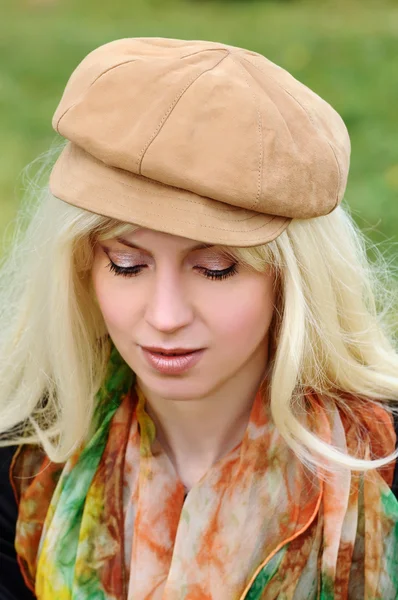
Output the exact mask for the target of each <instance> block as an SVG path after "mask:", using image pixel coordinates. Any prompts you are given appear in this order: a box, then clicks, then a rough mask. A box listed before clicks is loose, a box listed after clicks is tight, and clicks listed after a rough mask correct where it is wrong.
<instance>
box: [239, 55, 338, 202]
mask: <svg viewBox="0 0 398 600" xmlns="http://www.w3.org/2000/svg"><path fill="white" fill-rule="evenodd" d="M242 58H243V60H245V61H246V62H248V63H250V64H251V65H252V66H253V67H254V68H255V69H257V70H258V71H260V73H262V74H263V75H266V76H267V77H269V79H271V80H272V81H273V82H274V83H275V84H276V85H277V86H278V87H279V88H281V89H282V90H284V92H286V94H288V95H289V96H290V97H291V98H292V99H293V100H294V101H295V102H296V103H297V104H298V105H299V106H300V108H301V109H302V110H303V111H304V112H305V114H306V115H307V117H308V119H309V120H310V122H311V123H312V125H313V126H314V128H315V129H316V131H317V132H318V133H320V129H319V127H318V126H317V125H316V123H315V122H314V120H313V119H312V116H311V114H310V113H309V112H308V111H307V109H306V108H305V106H304V105H303V104H302V103H301V102H300V100H298V99H297V98H296V97H295V96H293V94H292V93H291V92H289V90H287V89H286V88H285V87H284V86H283V85H282V84H281V83H279V81H277V80H276V79H275V78H274V77H272V75H269V74H266V73H264V71H263V70H262V69H261V68H260V67H259V66H258V65H256V64H255V63H254V62H252V61H251V60H249V59H248V58H247V57H246V56H242ZM302 85H304V84H302ZM322 136H323V138H324V139H325V141H326V143H327V145H328V146H329V148H330V149H331V151H332V154H333V157H334V160H335V162H336V165H337V179H338V181H337V189H336V191H335V197H336V203H335V205H334V207H333V208H332V210H334V208H336V206H337V204H338V194H339V190H340V186H341V170H340V164H339V161H338V159H337V155H336V152H335V150H334V148H333V146H332V144H331V143H330V142H329V140H328V139H327V138H326V136H325V135H324V134H322ZM330 212H331V211H330Z"/></svg>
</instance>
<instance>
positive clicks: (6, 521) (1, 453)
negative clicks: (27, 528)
mask: <svg viewBox="0 0 398 600" xmlns="http://www.w3.org/2000/svg"><path fill="white" fill-rule="evenodd" d="M17 449H18V448H17V447H16V446H8V447H5V448H0V557H1V564H2V567H3V568H2V569H0V600H32V599H34V598H35V596H34V595H33V594H32V592H31V591H30V590H29V589H28V588H27V587H26V585H25V583H24V580H23V577H22V574H21V571H20V568H19V564H18V561H17V555H16V551H15V546H14V542H15V530H16V523H17V518H18V507H17V502H16V499H15V495H14V491H13V489H12V486H11V482H10V466H11V462H12V459H13V456H14V454H15V453H16V451H17Z"/></svg>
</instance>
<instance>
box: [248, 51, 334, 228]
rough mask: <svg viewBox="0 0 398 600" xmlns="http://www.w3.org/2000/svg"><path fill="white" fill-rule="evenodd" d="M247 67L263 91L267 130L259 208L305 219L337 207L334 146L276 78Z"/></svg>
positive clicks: (261, 93) (250, 65) (255, 82)
mask: <svg viewBox="0 0 398 600" xmlns="http://www.w3.org/2000/svg"><path fill="white" fill-rule="evenodd" d="M243 66H244V67H245V69H247V71H248V73H250V76H251V78H252V85H253V86H254V87H255V88H257V90H259V93H258V96H259V98H260V110H261V114H262V122H263V132H264V167H263V193H262V196H261V198H260V200H259V202H258V204H257V207H256V208H257V210H260V211H266V212H269V213H272V214H279V215H284V216H293V217H296V218H302V219H305V218H309V217H314V216H318V215H321V214H325V212H328V211H329V210H330V208H331V207H333V206H334V205H335V203H336V198H337V186H338V180H339V171H338V167H337V163H336V158H335V155H334V153H333V151H332V149H331V147H330V144H329V143H328V141H327V139H326V137H325V136H324V135H322V133H320V132H319V130H318V127H317V126H316V125H315V124H314V122H313V121H312V120H311V118H310V117H309V115H308V114H307V112H306V111H305V110H304V109H303V107H302V106H301V105H300V104H299V103H298V102H296V101H295V99H294V98H292V97H291V95H290V94H289V93H287V92H286V90H285V89H284V88H283V87H281V86H280V85H279V83H278V82H277V81H275V80H274V78H273V77H264V76H263V74H262V72H261V71H260V70H259V69H257V68H256V67H255V66H254V65H252V64H251V62H249V61H246V60H244V61H243ZM270 106H271V107H272V108H271V110H270ZM267 129H270V131H267ZM272 133H274V135H272ZM253 208H255V207H253Z"/></svg>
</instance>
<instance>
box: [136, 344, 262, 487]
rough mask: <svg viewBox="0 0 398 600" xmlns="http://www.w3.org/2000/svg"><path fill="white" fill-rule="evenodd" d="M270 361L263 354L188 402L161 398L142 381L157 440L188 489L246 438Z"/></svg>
mask: <svg viewBox="0 0 398 600" xmlns="http://www.w3.org/2000/svg"><path fill="white" fill-rule="evenodd" d="M265 359H266V357H264V352H260V353H259V355H258V357H256V360H254V361H253V360H252V361H250V363H248V364H246V365H245V366H244V367H243V368H242V370H241V371H240V372H238V373H236V375H235V376H234V377H232V378H230V379H228V381H226V382H224V383H223V384H222V385H221V386H220V387H219V388H218V389H216V390H215V391H213V392H212V393H211V394H209V395H208V396H206V397H201V398H196V399H191V400H189V401H181V400H178V401H176V400H170V399H168V398H167V399H165V398H161V397H160V396H158V395H156V394H152V393H151V391H150V390H149V389H148V388H146V386H145V385H144V383H143V382H142V381H141V380H138V384H139V386H140V388H141V390H142V391H143V393H144V395H145V398H146V401H147V403H146V410H147V412H148V414H149V415H150V417H151V418H152V420H153V421H154V423H155V426H156V443H158V444H160V445H161V446H162V448H163V450H164V451H165V452H166V453H167V454H168V456H169V458H170V460H171V462H172V463H173V465H174V467H175V469H176V471H177V474H178V475H179V478H180V480H181V481H182V483H183V484H184V485H185V487H186V488H187V489H190V488H191V487H192V485H193V484H194V483H195V482H196V481H198V480H199V479H200V478H201V477H202V476H203V475H204V474H205V473H206V471H207V470H208V469H209V468H210V467H211V466H212V465H213V464H214V463H215V462H217V461H218V460H220V459H221V458H222V457H223V456H225V455H226V454H227V453H228V452H229V451H230V450H232V449H233V448H234V447H235V446H237V445H238V444H239V443H240V442H241V441H242V438H243V436H244V433H245V430H246V428H247V425H248V422H249V418H250V412H251V409H252V406H253V402H254V399H255V396H256V393H257V392H258V389H259V386H260V384H261V382H262V380H263V376H264V370H265V367H264V365H265V364H266V360H265Z"/></svg>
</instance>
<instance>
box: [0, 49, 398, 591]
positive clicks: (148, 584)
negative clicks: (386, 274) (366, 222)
mask: <svg viewBox="0 0 398 600" xmlns="http://www.w3.org/2000/svg"><path fill="white" fill-rule="evenodd" d="M53 126H54V128H55V129H56V131H58V132H59V133H60V134H61V135H62V136H63V137H65V138H66V140H67V143H66V145H65V146H64V147H63V150H62V152H61V154H60V156H59V158H58V159H57V161H56V163H55V166H54V167H53V169H52V171H51V175H50V181H49V192H46V191H45V192H44V195H43V197H42V198H41V201H40V202H39V204H38V206H37V209H36V211H35V213H34V214H33V215H32V217H31V220H30V223H29V226H28V228H27V231H26V233H25V234H24V235H23V240H22V242H21V243H20V244H19V245H16V246H15V252H14V254H12V255H11V257H10V259H9V262H8V263H7V265H8V268H9V269H10V273H8V272H7V271H6V272H5V275H7V274H8V275H9V279H8V281H11V282H12V285H8V286H7V288H6V287H4V290H3V299H2V308H3V323H4V327H3V325H2V329H3V330H4V333H3V346H2V362H1V368H2V369H3V372H2V381H3V382H4V383H3V392H2V398H1V401H2V427H3V430H4V431H5V432H6V433H5V434H4V436H3V440H5V441H3V445H6V444H17V445H18V446H19V447H18V450H17V451H16V452H15V455H14V456H13V460H12V464H11V468H10V473H9V475H10V482H11V483H12V486H13V489H14V492H15V497H16V501H17V503H18V521H17V524H16V535H15V548H16V552H17V554H18V561H19V566H20V569H21V572H22V574H23V577H24V581H25V583H26V586H27V587H29V588H30V589H31V590H32V592H34V593H35V595H36V597H37V598H40V599H41V600H50V599H53V598H59V599H60V600H64V599H79V600H80V599H86V598H87V599H88V598H96V599H97V598H104V599H105V598H112V599H117V600H119V599H128V600H132V599H134V600H139V599H143V598H152V599H160V598H162V599H167V600H177V598H184V599H187V600H195V599H198V600H199V599H217V600H232V599H242V600H243V599H245V600H255V599H256V600H257V599H260V598H261V599H265V598H267V599H270V598H278V599H280V600H281V599H282V598H294V599H295V600H299V599H308V598H314V599H315V598H322V599H328V600H329V599H337V598H350V599H354V600H357V599H359V598H378V599H383V600H389V599H391V600H392V599H394V598H396V594H397V590H398V583H397V555H398V554H397V524H398V503H397V500H396V498H395V497H394V495H393V493H392V491H391V485H392V480H393V471H394V464H395V459H396V456H397V452H396V450H395V443H396V436H395V433H394V428H393V420H392V415H393V413H394V411H396V409H397V400H398V378H397V366H398V358H397V354H396V351H395V350H394V348H393V344H392V340H391V339H390V338H389V333H388V329H387V330H384V328H383V325H382V323H381V315H380V313H379V312H378V311H377V310H376V299H377V297H376V296H375V293H376V292H378V291H381V292H382V294H385V293H386V288H385V287H383V288H382V287H380V289H379V288H377V287H376V280H375V279H374V276H373V275H372V270H371V266H370V265H369V264H368V262H367V259H366V252H365V247H364V243H363V238H362V237H361V235H360V233H359V232H358V230H357V229H356V227H355V226H354V224H353V222H352V220H351V218H350V217H349V215H348V213H347V212H346V211H345V210H344V209H343V208H342V206H341V205H340V204H341V201H342V198H343V195H344V191H345V186H346V181H347V175H348V168H349V155H350V142H349V137H348V133H347V130H346V128H345V125H344V123H343V121H342V119H341V118H340V117H339V115H338V114H337V113H336V112H335V111H334V110H333V109H332V108H331V107H330V105H328V104H327V103H326V102H324V101H323V100H322V99H321V98H319V96H317V95H316V94H315V93H313V92H312V91H310V90H309V89H308V88H306V87H305V86H304V85H302V84H301V83H299V82H298V81H297V80H295V79H294V78H293V77H292V76H291V75H289V74H288V73H287V72H286V71H284V70H283V69H281V68H279V67H277V66H276V65H274V64H273V63H271V62H270V61H268V60H267V59H265V58H264V57H262V56H260V55H258V54H256V53H255V52H250V51H248V50H243V49H240V48H234V47H232V46H227V45H224V44H219V43H215V42H202V41H183V40H171V39H162V38H153V39H152V38H138V39H134V38H132V39H123V40H116V41H114V42H111V43H109V44H105V45H104V46H101V47H100V48H97V49H96V50H94V51H93V52H92V53H90V54H89V55H88V56H87V57H86V58H85V59H84V60H83V61H82V63H81V64H80V65H79V66H78V67H77V69H76V70H75V71H74V73H73V74H72V76H71V78H70V80H69V82H68V84H67V86H66V88H65V91H64V94H63V97H62V99H61V102H60V104H59V106H58V108H57V110H56V112H55V115H54V118H53ZM6 268H7V266H6V267H5V269H6ZM2 280H3V281H5V277H3V278H2Z"/></svg>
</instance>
